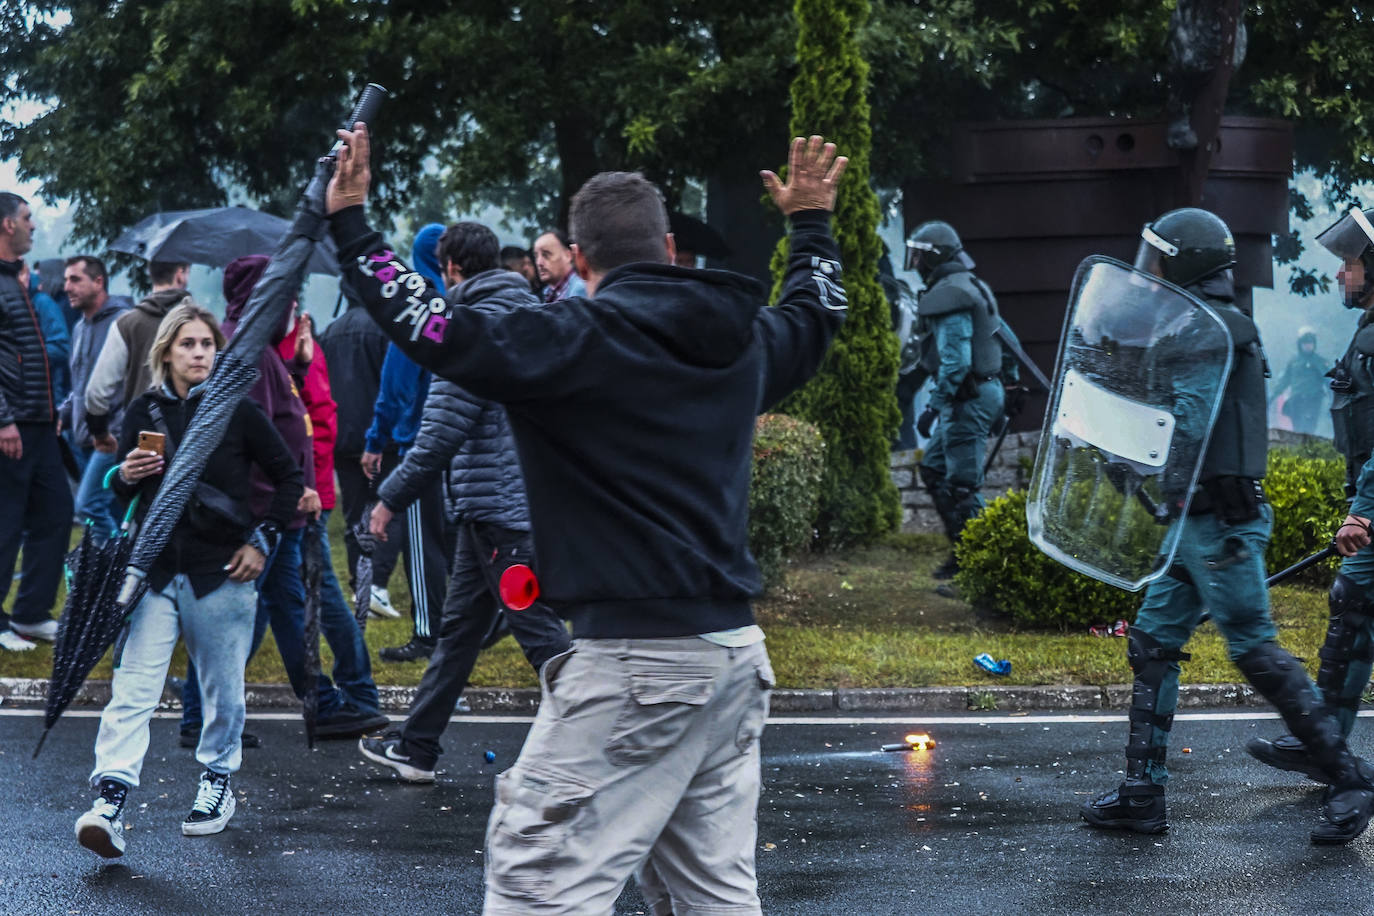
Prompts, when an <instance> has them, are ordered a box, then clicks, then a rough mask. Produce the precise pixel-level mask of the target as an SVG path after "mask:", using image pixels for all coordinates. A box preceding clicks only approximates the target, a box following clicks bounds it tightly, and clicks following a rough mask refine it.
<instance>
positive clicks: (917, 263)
mask: <svg viewBox="0 0 1374 916" xmlns="http://www.w3.org/2000/svg"><path fill="white" fill-rule="evenodd" d="M934 251H935V246H934V245H932V244H930V243H929V242H907V243H906V269H907V270H914V271H917V272H919V271H920V270H921V267H922V266H923V265H929V263H930V255H931V253H932V252H934Z"/></svg>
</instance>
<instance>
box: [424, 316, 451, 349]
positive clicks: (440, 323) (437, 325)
mask: <svg viewBox="0 0 1374 916" xmlns="http://www.w3.org/2000/svg"><path fill="white" fill-rule="evenodd" d="M447 330H448V319H447V318H445V317H444V316H443V315H434V316H431V317H430V319H429V323H428V324H426V325H425V330H424V334H425V336H426V337H428V338H429V339H430V340H432V341H434V342H435V343H443V342H444V332H445V331H447Z"/></svg>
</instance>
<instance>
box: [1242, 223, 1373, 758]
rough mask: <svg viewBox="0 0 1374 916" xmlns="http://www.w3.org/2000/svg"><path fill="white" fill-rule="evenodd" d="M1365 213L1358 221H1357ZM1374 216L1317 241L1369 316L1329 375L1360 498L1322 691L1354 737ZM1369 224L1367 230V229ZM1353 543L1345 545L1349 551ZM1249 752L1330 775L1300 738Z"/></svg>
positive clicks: (1363, 657)
mask: <svg viewBox="0 0 1374 916" xmlns="http://www.w3.org/2000/svg"><path fill="white" fill-rule="evenodd" d="M1357 214H1358V216H1357ZM1371 217H1374V209H1370V210H1366V211H1364V212H1361V211H1359V210H1358V209H1356V210H1352V211H1351V212H1350V213H1347V214H1346V215H1345V216H1344V217H1342V218H1341V219H1340V220H1338V221H1337V222H1335V223H1334V224H1332V225H1331V226H1329V227H1328V228H1326V229H1325V230H1323V231H1322V233H1321V234H1320V235H1318V236H1317V242H1318V243H1319V244H1320V245H1322V247H1324V248H1326V249H1327V250H1328V251H1330V252H1331V253H1332V254H1334V255H1336V257H1338V258H1340V259H1341V269H1340V271H1338V272H1337V274H1336V281H1337V283H1338V284H1339V286H1340V290H1341V301H1342V302H1343V303H1344V304H1345V306H1346V307H1347V308H1352V309H1361V310H1363V314H1362V315H1361V316H1360V320H1359V324H1358V326H1357V327H1356V329H1355V334H1354V336H1353V337H1352V338H1351V340H1350V346H1349V347H1347V348H1346V351H1345V355H1344V356H1342V357H1341V358H1340V360H1339V361H1337V363H1336V366H1335V368H1334V369H1332V370H1331V371H1330V372H1329V373H1327V374H1328V375H1329V376H1330V377H1331V389H1332V399H1331V420H1332V425H1333V429H1334V432H1335V443H1336V448H1337V450H1339V451H1340V453H1341V454H1342V455H1343V456H1344V457H1345V468H1346V495H1348V496H1353V497H1354V504H1353V505H1352V506H1351V507H1350V514H1349V516H1347V518H1346V519H1345V523H1344V524H1343V525H1342V526H1341V528H1340V529H1339V530H1338V532H1337V547H1338V548H1342V549H1341V553H1342V554H1343V555H1345V557H1346V559H1345V560H1344V562H1342V563H1341V571H1340V574H1339V575H1337V576H1336V581H1335V582H1334V583H1333V584H1332V586H1331V591H1330V593H1329V595H1328V596H1327V597H1328V603H1329V605H1328V606H1329V607H1330V610H1331V617H1330V621H1329V622H1328V624H1327V628H1326V641H1325V643H1324V644H1323V645H1322V648H1321V653H1320V658H1321V666H1320V668H1319V669H1318V670H1317V686H1318V687H1319V688H1321V691H1322V697H1323V699H1324V700H1325V702H1326V706H1327V708H1328V709H1330V710H1332V711H1333V712H1334V713H1335V714H1336V716H1337V718H1338V719H1339V720H1340V724H1341V731H1342V733H1343V734H1344V735H1345V736H1347V737H1349V735H1350V732H1351V729H1353V728H1354V726H1355V713H1356V711H1357V710H1358V709H1359V706H1360V699H1361V697H1362V696H1363V695H1364V692H1365V690H1366V688H1367V687H1368V686H1369V676H1370V672H1371V670H1372V669H1374V547H1371V546H1368V544H1367V539H1366V542H1365V543H1364V544H1355V543H1353V542H1352V539H1355V538H1358V537H1359V535H1360V534H1361V533H1362V531H1361V527H1362V526H1364V527H1366V528H1367V526H1368V524H1369V517H1370V515H1371V510H1374V466H1371V465H1370V464H1369V459H1370V450H1371V446H1374V371H1371V370H1372V369H1374V226H1371V225H1370V222H1369V221H1370V218H1371ZM1361 221H1363V225H1361ZM1343 539H1344V540H1346V541H1347V543H1346V544H1345V545H1342V544H1341V541H1342V540H1343ZM1245 749H1246V750H1247V751H1249V752H1250V754H1251V755H1253V756H1254V757H1255V758H1256V759H1258V760H1261V761H1263V762H1264V763H1267V764H1269V765H1270V766H1273V767H1278V768H1279V769H1282V770H1292V771H1294V772H1297V773H1304V774H1306V775H1307V776H1309V777H1310V778H1312V779H1315V780H1317V781H1318V782H1326V781H1327V780H1326V779H1325V774H1324V773H1323V772H1322V770H1321V768H1320V767H1319V766H1317V765H1315V763H1314V761H1313V760H1312V759H1311V754H1310V752H1309V751H1308V749H1307V747H1306V745H1305V744H1304V743H1303V742H1302V740H1301V739H1300V738H1297V737H1295V736H1293V735H1284V736H1282V737H1280V738H1278V739H1276V740H1274V741H1269V740H1268V739H1265V738H1252V739H1251V740H1250V741H1249V742H1247V743H1246V745H1245Z"/></svg>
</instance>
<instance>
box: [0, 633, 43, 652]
mask: <svg viewBox="0 0 1374 916" xmlns="http://www.w3.org/2000/svg"><path fill="white" fill-rule="evenodd" d="M37 648H38V643H36V642H31V641H30V640H27V639H25V638H24V637H22V636H20V635H19V634H18V633H16V632H14V631H13V630H0V649H6V650H8V651H10V652H27V651H29V650H30V649H37Z"/></svg>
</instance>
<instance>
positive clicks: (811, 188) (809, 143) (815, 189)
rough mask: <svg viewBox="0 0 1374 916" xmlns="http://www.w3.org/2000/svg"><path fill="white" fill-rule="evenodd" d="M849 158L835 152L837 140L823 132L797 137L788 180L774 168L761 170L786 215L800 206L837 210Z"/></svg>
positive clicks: (764, 184)
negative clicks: (842, 179) (834, 140)
mask: <svg viewBox="0 0 1374 916" xmlns="http://www.w3.org/2000/svg"><path fill="white" fill-rule="evenodd" d="M847 165H849V159H848V158H847V157H845V156H836V155H835V144H833V143H826V142H825V138H824V137H821V136H818V135H817V136H812V137H811V139H810V140H807V139H805V138H803V137H797V138H795V139H794V140H793V141H792V149H791V151H790V153H789V154H788V157H787V183H786V184H783V183H782V179H780V178H778V176H777V175H776V174H774V173H773V172H770V171H767V170H766V169H765V170H764V171H762V172H760V173H759V175H760V176H762V177H763V186H764V188H766V189H767V191H768V193H769V195H770V196H771V197H772V198H773V203H775V204H777V206H778V209H779V210H781V211H782V212H783V215H784V216H791V215H792V214H793V213H796V212H798V211H800V210H834V209H835V194H836V191H837V190H838V188H839V181H840V176H841V175H843V174H844V169H845V166H847Z"/></svg>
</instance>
